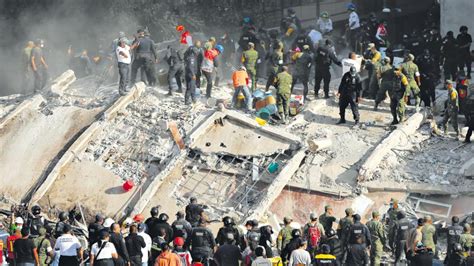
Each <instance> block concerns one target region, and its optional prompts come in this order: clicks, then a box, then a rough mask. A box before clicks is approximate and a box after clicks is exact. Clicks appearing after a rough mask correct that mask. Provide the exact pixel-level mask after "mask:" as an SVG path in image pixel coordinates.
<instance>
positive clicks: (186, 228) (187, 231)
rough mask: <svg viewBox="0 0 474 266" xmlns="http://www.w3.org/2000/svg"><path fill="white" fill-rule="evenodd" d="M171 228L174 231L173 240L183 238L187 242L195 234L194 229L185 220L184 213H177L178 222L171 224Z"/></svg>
mask: <svg viewBox="0 0 474 266" xmlns="http://www.w3.org/2000/svg"><path fill="white" fill-rule="evenodd" d="M171 228H172V229H173V239H175V238H176V237H182V238H184V240H186V239H187V238H188V236H190V235H191V233H192V232H193V227H192V226H191V224H190V223H189V222H188V221H186V219H184V212H182V211H179V212H177V213H176V221H174V222H173V223H172V224H171Z"/></svg>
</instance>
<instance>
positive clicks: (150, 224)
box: [145, 206, 160, 239]
mask: <svg viewBox="0 0 474 266" xmlns="http://www.w3.org/2000/svg"><path fill="white" fill-rule="evenodd" d="M159 214H160V207H159V206H155V207H152V208H151V209H150V215H151V217H150V218H148V219H146V221H145V225H146V233H147V234H148V235H150V237H151V239H153V238H155V237H157V236H158V232H159V229H158V227H157V226H156V225H157V224H158V215H159Z"/></svg>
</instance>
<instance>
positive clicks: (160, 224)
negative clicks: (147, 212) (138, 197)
mask: <svg viewBox="0 0 474 266" xmlns="http://www.w3.org/2000/svg"><path fill="white" fill-rule="evenodd" d="M168 220H169V216H168V214H166V213H160V215H159V216H158V221H157V222H156V224H155V228H156V229H157V230H158V231H160V230H161V229H162V228H163V229H164V230H165V231H166V236H165V240H166V243H171V242H172V241H173V234H174V232H173V228H172V227H171V225H170V224H169V223H168ZM150 237H151V235H150Z"/></svg>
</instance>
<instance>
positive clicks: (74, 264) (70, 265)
mask: <svg viewBox="0 0 474 266" xmlns="http://www.w3.org/2000/svg"><path fill="white" fill-rule="evenodd" d="M54 249H55V250H59V255H60V257H59V266H79V264H80V263H82V260H83V256H82V255H83V254H82V246H81V243H80V242H79V240H78V239H77V237H75V236H74V235H72V227H71V225H69V224H64V227H63V234H62V235H61V236H60V237H59V238H58V239H57V240H56V244H55V245H54Z"/></svg>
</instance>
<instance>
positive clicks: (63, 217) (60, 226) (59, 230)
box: [54, 212, 69, 239]
mask: <svg viewBox="0 0 474 266" xmlns="http://www.w3.org/2000/svg"><path fill="white" fill-rule="evenodd" d="M68 216H69V214H68V213H67V212H60V213H59V215H58V219H59V222H58V223H56V228H55V229H54V238H56V239H57V238H58V237H60V236H61V235H62V234H63V230H64V226H65V225H66V224H67V219H68Z"/></svg>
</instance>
